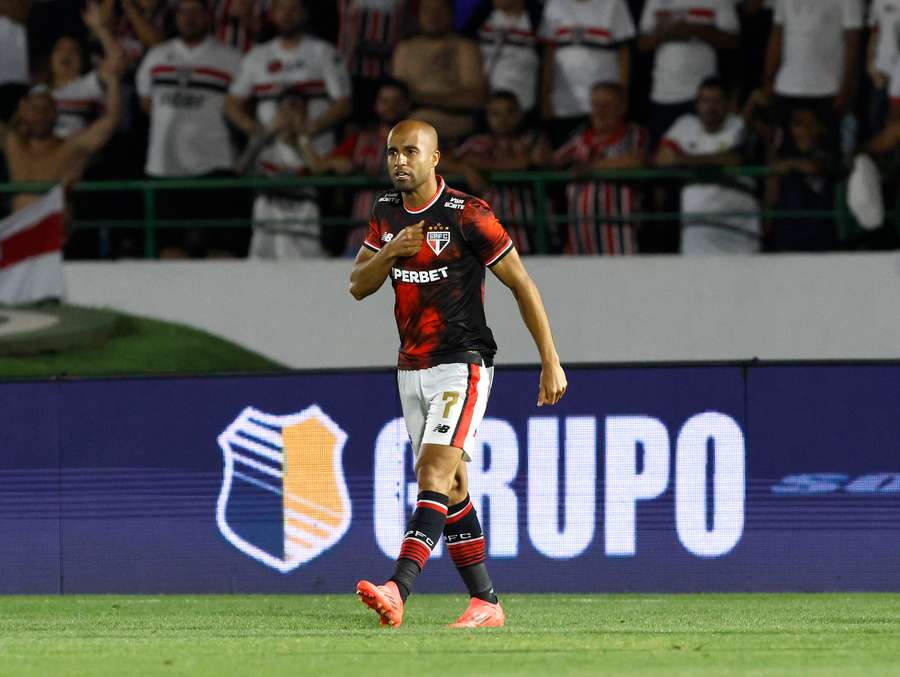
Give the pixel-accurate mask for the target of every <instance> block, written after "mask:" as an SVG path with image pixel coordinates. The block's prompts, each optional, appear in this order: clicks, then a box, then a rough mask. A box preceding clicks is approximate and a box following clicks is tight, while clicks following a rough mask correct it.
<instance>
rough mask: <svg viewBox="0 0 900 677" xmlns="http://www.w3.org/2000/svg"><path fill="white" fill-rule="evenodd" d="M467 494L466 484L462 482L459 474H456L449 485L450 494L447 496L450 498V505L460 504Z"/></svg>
mask: <svg viewBox="0 0 900 677" xmlns="http://www.w3.org/2000/svg"><path fill="white" fill-rule="evenodd" d="M468 493H469V489H468V487H467V486H466V483H465V482H463V481H462V479H461V478H460V476H459V473H456V474H455V475H454V476H453V481H452V482H451V484H450V493H449V494H448V495H449V496H450V505H455V504H457V503H462V502H463V501H464V500H465V498H466V494H468Z"/></svg>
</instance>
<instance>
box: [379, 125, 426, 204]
mask: <svg viewBox="0 0 900 677" xmlns="http://www.w3.org/2000/svg"><path fill="white" fill-rule="evenodd" d="M432 145H433V144H430V143H429V142H428V138H427V136H426V135H425V134H424V133H423V132H421V131H419V130H412V131H407V130H404V131H394V132H391V134H390V136H388V149H387V169H388V174H389V175H390V177H391V182H392V183H393V184H394V188H396V189H397V190H399V191H400V192H403V193H410V192H412V191H414V190H416V189H417V188H418V187H419V186H421V185H422V184H423V183H425V181H427V180H428V178H429V177H430V176H431V174H432V172H433V171H434V167H435V165H437V153H436V149H435V148H433V147H432Z"/></svg>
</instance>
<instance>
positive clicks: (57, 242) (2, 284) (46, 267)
mask: <svg viewBox="0 0 900 677" xmlns="http://www.w3.org/2000/svg"><path fill="white" fill-rule="evenodd" d="M64 208H65V207H64V199H63V189H62V186H56V187H55V188H54V189H53V190H51V191H50V192H49V193H47V194H46V195H45V196H44V197H43V198H41V199H40V200H39V201H38V202H35V203H34V204H31V205H28V206H27V207H26V208H25V209H22V210H21V211H18V212H15V213H14V214H12V215H10V216H8V217H7V218H5V219H3V220H2V221H0V304H3V305H8V306H15V305H21V304H24V303H34V302H35V301H43V300H45V299H62V298H63V297H64V296H65V293H66V283H65V279H64V278H63V266H62V246H63V212H64Z"/></svg>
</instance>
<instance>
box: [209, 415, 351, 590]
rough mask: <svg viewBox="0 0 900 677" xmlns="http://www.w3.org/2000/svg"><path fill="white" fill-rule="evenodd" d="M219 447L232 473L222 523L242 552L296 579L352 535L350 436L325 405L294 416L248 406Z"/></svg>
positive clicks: (227, 473)
mask: <svg viewBox="0 0 900 677" xmlns="http://www.w3.org/2000/svg"><path fill="white" fill-rule="evenodd" d="M218 441H219V447H220V448H221V449H222V456H223V462H224V472H223V477H222V489H221V491H220V493H219V500H218V502H217V504H216V522H217V524H218V527H219V531H220V532H221V533H222V535H223V536H224V537H225V538H226V539H227V540H228V542H229V543H231V544H232V545H233V546H234V547H236V548H237V549H238V550H240V551H241V552H243V553H244V554H246V555H248V556H250V557H252V558H253V559H255V560H257V561H258V562H260V563H261V564H264V565H266V566H268V567H271V568H273V569H276V570H278V571H280V572H281V573H288V572H289V571H293V570H294V569H296V568H297V567H299V566H302V565H303V564H306V563H307V562H309V561H311V560H313V559H315V558H316V557H318V556H319V555H321V554H322V553H323V552H325V551H326V550H327V549H328V548H330V547H332V546H334V545H335V544H336V543H337V542H338V541H340V540H341V538H342V537H343V536H344V534H345V533H347V530H348V529H349V528H350V518H351V504H350V494H349V492H348V491H347V481H346V479H345V478H344V471H343V464H342V462H341V454H342V452H343V449H344V444H345V443H346V441H347V433H345V432H344V431H343V430H341V428H340V427H339V426H338V425H337V423H335V422H334V421H333V420H332V419H331V418H330V417H329V416H328V415H327V414H326V413H325V412H323V411H322V410H321V409H320V408H319V407H318V406H316V405H313V406H311V407H308V408H306V409H304V410H303V411H301V412H300V413H298V414H290V415H287V416H273V415H272V414H267V413H265V412H262V411H259V410H258V409H254V408H253V407H247V408H246V409H244V410H243V411H242V412H241V413H240V415H239V416H238V417H237V418H236V419H235V420H234V421H232V422H231V424H230V425H229V426H228V427H227V428H226V429H225V430H224V431H223V432H222V434H221V435H219V438H218Z"/></svg>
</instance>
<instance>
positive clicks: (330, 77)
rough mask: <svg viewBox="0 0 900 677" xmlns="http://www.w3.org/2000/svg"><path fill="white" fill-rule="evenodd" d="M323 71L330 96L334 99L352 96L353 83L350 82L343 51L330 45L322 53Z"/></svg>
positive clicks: (326, 88)
mask: <svg viewBox="0 0 900 677" xmlns="http://www.w3.org/2000/svg"><path fill="white" fill-rule="evenodd" d="M322 71H323V76H324V80H325V91H327V92H328V98H330V99H331V100H334V99H345V98H347V97H348V96H350V94H351V93H352V91H353V85H352V84H351V83H350V73H349V72H348V71H347V64H346V63H344V57H343V56H342V55H341V53H340V52H338V51H337V50H336V49H334V48H333V47H330V46H329V49H328V50H327V51H326V52H325V53H324V54H323V55H322Z"/></svg>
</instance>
